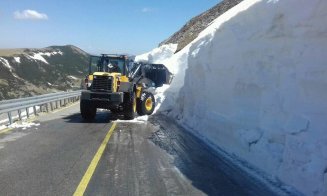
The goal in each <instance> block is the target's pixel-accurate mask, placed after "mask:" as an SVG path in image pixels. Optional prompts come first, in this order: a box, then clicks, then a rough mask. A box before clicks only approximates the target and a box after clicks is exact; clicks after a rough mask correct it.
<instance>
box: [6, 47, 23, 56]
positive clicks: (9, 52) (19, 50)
mask: <svg viewBox="0 0 327 196" xmlns="http://www.w3.org/2000/svg"><path fill="white" fill-rule="evenodd" d="M25 50H26V49H25V48H15V49H0V56H6V57H9V56H13V55H15V54H24V51H25Z"/></svg>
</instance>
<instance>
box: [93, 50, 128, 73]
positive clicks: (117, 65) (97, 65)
mask: <svg viewBox="0 0 327 196" xmlns="http://www.w3.org/2000/svg"><path fill="white" fill-rule="evenodd" d="M128 65H129V60H128V57H127V56H125V55H109V54H102V55H101V56H91V57H90V63H89V74H90V75H91V74H93V73H94V72H106V73H121V75H128V68H127V66H128Z"/></svg>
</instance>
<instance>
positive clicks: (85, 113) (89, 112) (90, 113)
mask: <svg viewBox="0 0 327 196" xmlns="http://www.w3.org/2000/svg"><path fill="white" fill-rule="evenodd" d="M80 110H81V115H82V118H84V119H85V120H93V119H94V118H95V115H96V113H97V109H96V107H94V106H93V105H92V103H91V102H89V101H87V100H81V102H80Z"/></svg>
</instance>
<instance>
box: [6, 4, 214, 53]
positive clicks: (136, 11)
mask: <svg viewBox="0 0 327 196" xmlns="http://www.w3.org/2000/svg"><path fill="white" fill-rule="evenodd" d="M219 1H220V0H83V1H82V0H55V1H50V0H49V1H44V0H33V1H32V0H1V1H0V48H27V47H28V48H32V47H33V48H39V47H46V46H50V45H65V44H73V45H76V46H78V47H80V48H82V49H84V50H86V51H88V52H91V53H94V54H96V53H104V52H105V53H130V54H141V53H144V52H147V51H149V50H151V49H152V48H155V47H157V45H158V44H159V43H160V42H161V41H163V40H164V39H166V38H168V37H169V36H170V35H172V34H173V33H174V32H176V31H177V30H178V29H180V28H181V27H182V26H183V25H184V24H185V23H186V22H187V21H188V20H190V19H191V18H192V17H193V16H196V15H198V14H200V13H202V12H203V11H205V10H207V9H209V8H211V7H212V6H214V5H216V4H217V3H218V2H219ZM24 10H25V11H24ZM26 10H30V11H26ZM34 11H35V12H34Z"/></svg>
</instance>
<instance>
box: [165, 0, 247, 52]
mask: <svg viewBox="0 0 327 196" xmlns="http://www.w3.org/2000/svg"><path fill="white" fill-rule="evenodd" d="M241 1H243V0H224V1H222V2H220V3H218V4H217V5H216V6H214V7H212V8H211V9H209V10H207V11H206V12H204V13H202V14H200V15H198V16H196V17H194V18H192V19H191V20H190V21H189V22H187V23H186V24H185V25H184V26H183V27H182V28H181V29H180V30H179V31H177V32H176V33H174V34H173V35H172V36H171V37H169V38H168V39H167V40H165V41H163V42H161V43H160V46H161V45H164V44H178V46H177V50H176V52H178V51H180V50H181V49H183V48H184V47H185V46H186V45H187V44H189V43H191V42H192V41H193V40H194V39H195V38H196V37H197V36H198V35H199V33H200V32H201V31H203V30H204V29H205V28H207V27H208V26H209V24H210V23H211V22H212V21H213V20H215V19H216V18H217V17H218V16H220V15H222V14H223V13H225V12H226V11H227V10H229V9H230V8H232V7H234V6H235V5H237V4H238V3H240V2H241Z"/></svg>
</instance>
